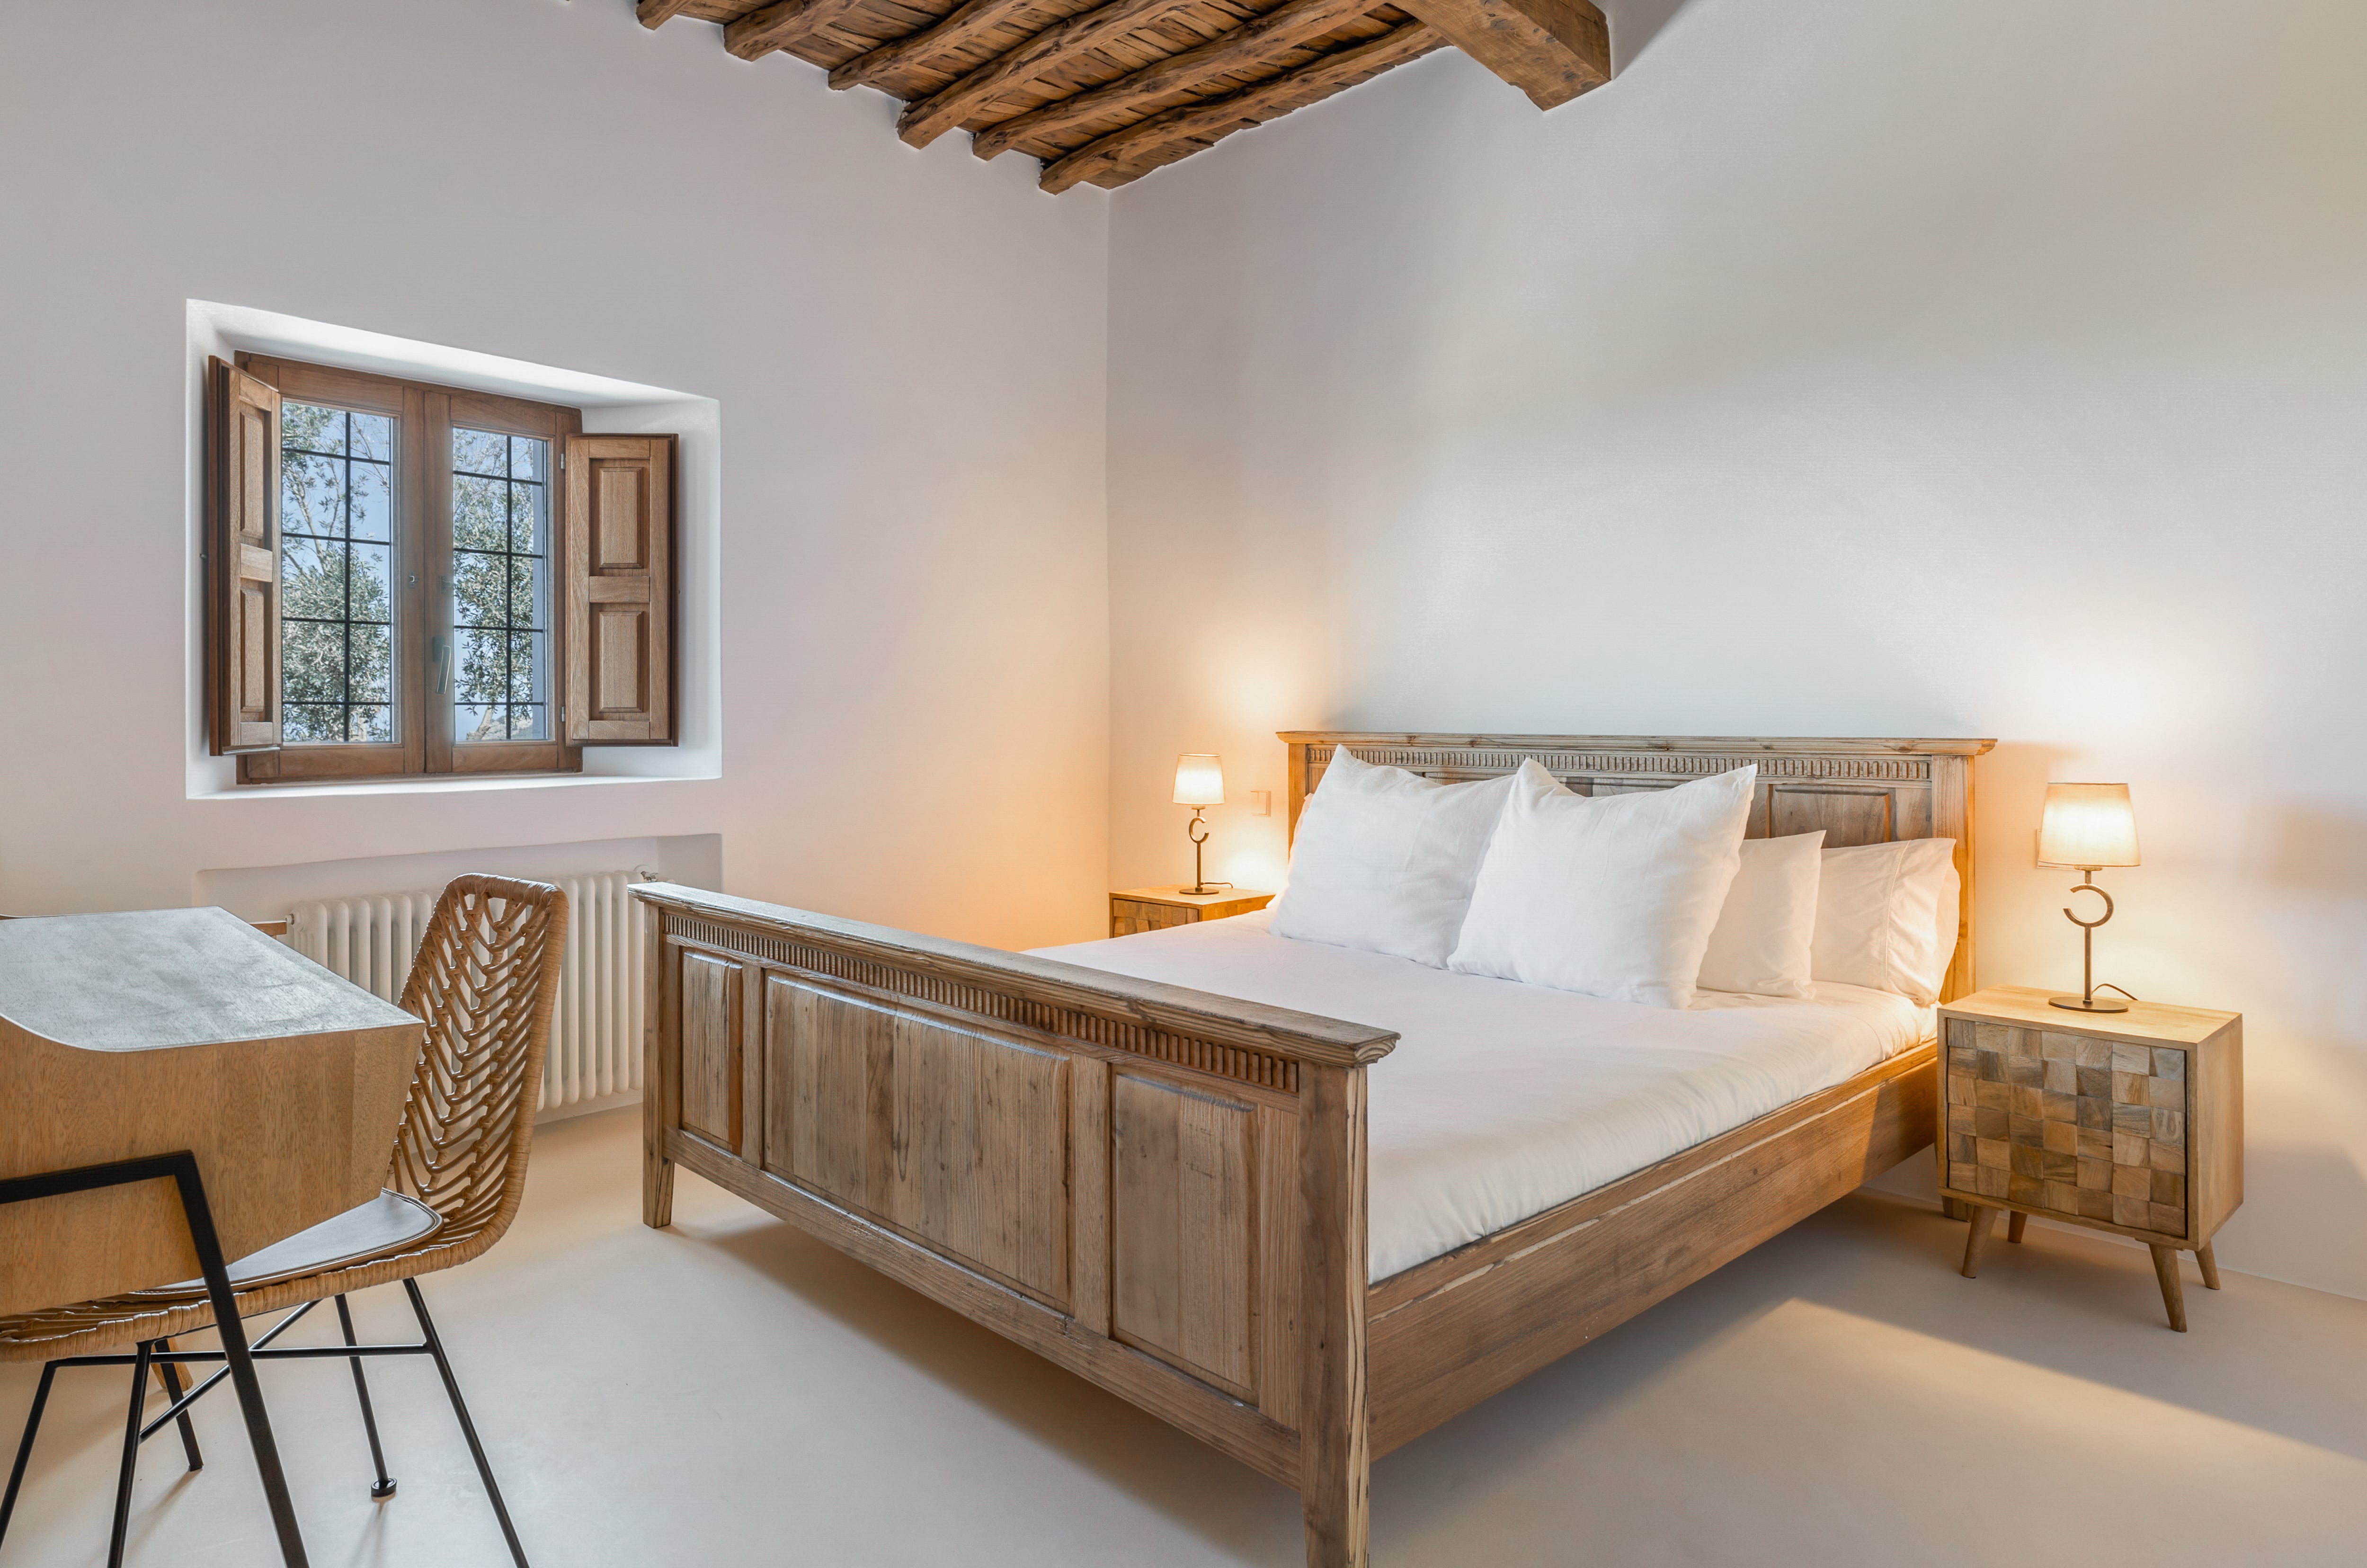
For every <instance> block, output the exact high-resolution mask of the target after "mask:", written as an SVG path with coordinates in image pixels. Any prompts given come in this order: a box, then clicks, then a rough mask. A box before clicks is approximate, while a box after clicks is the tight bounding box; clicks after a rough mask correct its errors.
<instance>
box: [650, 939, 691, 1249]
mask: <svg viewBox="0 0 2367 1568" xmlns="http://www.w3.org/2000/svg"><path fill="white" fill-rule="evenodd" d="M664 925H665V922H664V920H663V916H662V914H661V912H660V911H659V910H657V909H655V908H654V907H648V906H645V907H643V909H642V910H641V973H642V975H643V977H644V979H643V983H642V988H641V1223H642V1224H644V1225H647V1226H649V1227H650V1229H651V1230H653V1231H663V1230H664V1229H665V1228H666V1227H667V1226H668V1225H671V1224H673V1223H674V1162H673V1161H672V1160H669V1159H667V1158H666V1152H665V1147H666V1130H667V1129H668V1128H669V1127H670V1126H672V1125H673V1124H674V1122H675V1121H677V1120H679V1119H680V1110H679V1095H680V1085H681V1083H682V1079H681V1076H680V1074H681V1071H682V1069H681V1059H680V1057H679V1056H674V1057H673V1059H672V1060H669V1051H668V1050H667V1047H668V1046H669V1044H671V1043H672V1041H671V1040H669V1038H668V1031H669V1026H668V1022H667V1012H668V1009H667V1006H666V1004H667V1001H668V1000H669V998H668V997H667V995H666V993H667V992H668V991H669V990H671V989H673V988H672V987H671V986H669V985H668V984H667V980H668V975H667V972H666V963H665V959H666V949H665V936H664V931H663V927H664ZM669 1086H671V1087H673V1088H674V1091H675V1092H674V1094H668V1093H667V1090H668V1088H669ZM669 1112H672V1113H673V1114H671V1115H670V1114H668V1113H669Z"/></svg>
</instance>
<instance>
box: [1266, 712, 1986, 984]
mask: <svg viewBox="0 0 2367 1568" xmlns="http://www.w3.org/2000/svg"><path fill="white" fill-rule="evenodd" d="M1279 738H1280V739H1281V740H1282V741H1283V743H1284V744H1285V745H1286V746H1288V747H1289V752H1290V764H1289V768H1290V771H1289V779H1288V783H1289V810H1290V818H1289V831H1290V833H1291V835H1293V836H1294V837H1295V836H1296V835H1297V831H1298V817H1299V813H1300V812H1302V811H1304V810H1305V809H1306V803H1307V797H1308V794H1309V793H1310V792H1311V791H1312V790H1314V789H1315V788H1316V786H1317V785H1318V784H1319V782H1320V781H1321V779H1322V777H1323V770H1324V769H1325V768H1326V767H1329V766H1330V765H1331V757H1332V756H1333V755H1334V753H1335V752H1336V751H1337V750H1338V749H1339V748H1341V747H1342V746H1345V747H1346V748H1348V750H1349V751H1350V752H1351V753H1353V755H1354V756H1357V757H1358V758H1360V759H1361V760H1363V761H1365V762H1369V763H1376V764H1382V765H1386V766H1388V767H1402V768H1405V769H1406V770H1407V771H1409V772H1412V773H1417V774H1421V775H1423V776H1425V777H1429V778H1454V779H1467V778H1498V777H1501V776H1502V775H1504V774H1507V773H1511V772H1513V771H1515V770H1517V769H1518V768H1519V767H1521V765H1522V764H1523V762H1527V761H1535V762H1536V763H1537V764H1538V765H1539V766H1540V767H1544V768H1545V769H1546V772H1548V773H1551V774H1552V775H1553V776H1554V777H1555V778H1557V779H1559V780H1560V781H1561V783H1562V784H1563V785H1564V786H1565V787H1567V788H1569V789H1570V790H1575V791H1576V792H1577V793H1579V794H1581V795H1597V794H1615V793H1621V792H1625V791H1630V790H1665V789H1669V788H1671V787H1673V786H1675V785H1678V784H1682V783H1685V782H1687V781H1688V780H1691V779H1694V778H1709V777H1712V776H1713V775H1716V774H1719V773H1725V772H1728V771H1730V770H1731V769H1734V768H1737V767H1746V766H1749V767H1756V768H1758V770H1759V783H1758V790H1757V794H1756V796H1755V798H1754V800H1753V802H1752V811H1751V815H1750V822H1749V824H1748V826H1747V828H1746V829H1745V831H1746V833H1747V835H1748V836H1750V837H1752V838H1764V837H1769V836H1772V835H1776V834H1778V833H1784V834H1789V833H1805V832H1809V831H1813V830H1816V829H1820V828H1821V829H1823V830H1825V831H1826V833H1827V835H1828V837H1827V842H1828V843H1829V844H1831V845H1834V846H1840V845H1843V844H1856V843H1879V842H1884V841H1885V840H1886V839H1904V838H1925V837H1948V838H1953V839H1954V840H1955V844H1956V850H1955V854H1956V863H1957V870H1958V873H1959V875H1960V876H1961V877H1962V878H1963V879H1964V882H1963V887H1964V892H1963V896H1962V899H1961V901H1960V903H1959V904H1958V918H1957V926H1958V941H1957V947H1956V952H1955V955H1954V958H1953V959H1952V960H1950V963H1949V966H1948V972H1947V979H1946V981H1945V983H1944V984H1943V986H1942V990H1941V993H1940V995H1941V998H1942V1000H1943V1001H1944V1000H1946V999H1948V998H1950V997H1952V996H1955V995H1958V994H1963V993H1964V992H1966V991H1969V990H1970V989H1971V986H1972V973H1973V947H1972V941H1973V933H1972V925H1971V910H1972V907H1973V904H1972V881H1971V877H1972V864H1971V857H1970V845H1971V842H1972V836H1973V816H1972V810H1973V805H1972V802H1973V795H1972V767H1971V764H1972V759H1973V758H1975V757H1976V756H1980V755H1982V754H1983V753H1985V752H1987V751H1988V749H1989V748H1990V747H1992V746H1994V745H1995V744H1997V743H1996V742H1995V741H1990V740H1936V739H1916V738H1909V737H1885V736H1853V737H1840V736H1817V737H1785V736H1770V735H1455V734H1436V733H1412V734H1403V733H1400V734H1389V733H1376V732H1368V731H1329V730H1285V731H1284V732H1282V733H1281V734H1280V736H1279Z"/></svg>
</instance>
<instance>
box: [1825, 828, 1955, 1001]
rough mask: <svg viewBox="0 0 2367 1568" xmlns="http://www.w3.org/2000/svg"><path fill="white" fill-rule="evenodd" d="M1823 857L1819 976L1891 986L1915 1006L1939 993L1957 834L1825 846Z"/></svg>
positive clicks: (1950, 936) (1947, 949) (1951, 940)
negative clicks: (1944, 836) (1856, 844)
mask: <svg viewBox="0 0 2367 1568" xmlns="http://www.w3.org/2000/svg"><path fill="white" fill-rule="evenodd" d="M1824 862H1825V863H1824V870H1823V874H1822V876H1821V877H1820V878H1819V880H1818V884H1817V937H1816V943H1815V946H1814V947H1813V948H1812V949H1811V950H1810V952H1809V957H1808V962H1809V967H1810V968H1811V969H1812V970H1813V971H1815V973H1816V977H1817V978H1818V980H1831V981H1839V982H1840V983H1842V984H1845V985H1870V986H1872V987H1874V989H1875V990H1877V991H1895V992H1897V993H1898V994H1900V995H1901V996H1904V997H1906V998H1907V999H1908V1000H1909V1001H1911V1002H1913V1003H1914V1004H1915V1005H1916V1006H1919V1007H1928V1006H1931V1004H1932V1003H1933V1002H1936V1001H1938V1000H1939V998H1940V985H1941V983H1942V981H1944V980H1945V979H1946V978H1947V974H1948V960H1949V959H1950V958H1952V957H1953V956H1954V953H1955V949H1956V919H1957V907H1956V905H1957V898H1958V896H1959V893H1960V891H1961V890H1960V885H1959V883H1958V881H1957V877H1956V841H1955V840H1954V839H1953V838H1908V839H1902V840H1900V841H1899V842H1898V843H1897V844H1861V845H1858V846H1854V847H1852V848H1848V849H1828V850H1826V851H1825V856H1824ZM1943 930H1944V931H1945V932H1946V937H1945V939H1944V940H1943V939H1942V931H1943Z"/></svg>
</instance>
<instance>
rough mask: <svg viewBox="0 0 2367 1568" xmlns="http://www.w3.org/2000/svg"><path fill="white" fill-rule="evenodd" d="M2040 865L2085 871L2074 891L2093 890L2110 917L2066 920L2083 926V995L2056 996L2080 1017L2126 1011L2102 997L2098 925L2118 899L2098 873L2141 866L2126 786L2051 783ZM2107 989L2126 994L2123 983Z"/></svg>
mask: <svg viewBox="0 0 2367 1568" xmlns="http://www.w3.org/2000/svg"><path fill="white" fill-rule="evenodd" d="M2038 863H2039V864H2040V865H2042V866H2065V867H2069V868H2071V869H2075V870H2077V871H2078V872H2079V873H2080V875H2081V876H2082V878H2084V879H2085V880H2084V881H2081V882H2080V883H2079V884H2078V886H2077V887H2075V888H2073V889H2072V890H2071V891H2072V892H2075V893H2079V892H2091V893H2094V894H2095V895H2096V896H2097V897H2098V898H2101V899H2102V900H2103V901H2104V913H2103V914H2101V915H2098V916H2097V917H2096V918H2095V919H2093V920H2082V919H2080V918H2079V917H2078V915H2074V914H2072V913H2071V911H2070V910H2069V909H2065V910H2064V911H2063V915H2064V918H2065V919H2067V920H2068V921H2070V922H2071V924H2072V925H2074V926H2078V927H2079V947H2080V955H2079V970H2080V983H2081V991H2080V994H2078V995H2077V996H2050V997H2048V998H2047V1000H2048V1001H2049V1002H2051V1003H2053V1004H2054V1005H2055V1006H2057V1007H2067V1008H2069V1009H2071V1010H2072V1011H2073V1012H2075V1013H2125V1012H2127V1011H2128V1010H2129V1005H2128V1004H2127V1003H2126V1002H2115V1001H2112V1000H2111V999H2110V998H2104V999H2101V1000H2100V999H2099V998H2098V997H2097V995H2096V927H2097V926H2101V925H2102V924H2103V923H2104V922H2105V921H2107V920H2110V919H2111V918H2112V894H2111V893H2108V892H2105V891H2104V890H2103V889H2101V888H2100V887H2098V886H2097V885H2096V873H2097V871H2098V870H2100V869H2102V868H2103V867H2106V866H2135V865H2138V864H2141V862H2140V861H2139V860H2138V859H2137V819H2136V813H2135V812H2134V811H2132V810H2131V809H2130V807H2129V787H2128V786H2127V785H2125V784H2049V785H2048V786H2047V787H2046V814H2045V816H2044V819H2042V820H2041V822H2040V824H2039V827H2038ZM2107 989H2109V990H2112V991H2120V992H2121V994H2122V995H2124V996H2126V995H2127V994H2128V993H2127V992H2125V991H2121V988H2120V987H2119V986H2117V985H2112V986H2108V987H2107Z"/></svg>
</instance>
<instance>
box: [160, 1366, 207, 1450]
mask: <svg viewBox="0 0 2367 1568" xmlns="http://www.w3.org/2000/svg"><path fill="white" fill-rule="evenodd" d="M156 1343H157V1345H158V1346H161V1347H162V1348H164V1349H165V1350H168V1351H169V1350H170V1349H172V1348H173V1342H172V1341H171V1340H169V1339H160V1340H158V1341H157V1342H156ZM156 1370H157V1371H158V1372H160V1373H162V1374H163V1375H164V1397H165V1398H166V1399H167V1400H168V1401H170V1402H171V1403H175V1404H178V1403H181V1369H180V1368H179V1367H178V1366H177V1365H176V1364H175V1363H173V1362H171V1361H159V1362H157V1363H156ZM173 1419H174V1420H175V1422H176V1423H177V1424H178V1425H179V1426H180V1428H181V1451H182V1452H183V1453H185V1454H187V1455H188V1457H189V1468H190V1469H191V1470H203V1469H205V1468H206V1456H205V1455H203V1454H201V1453H199V1452H198V1429H197V1428H196V1427H195V1426H191V1425H190V1424H189V1413H188V1412H187V1411H186V1410H184V1411H183V1412H181V1414H180V1415H176V1416H175V1417H174V1418H173Z"/></svg>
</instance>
